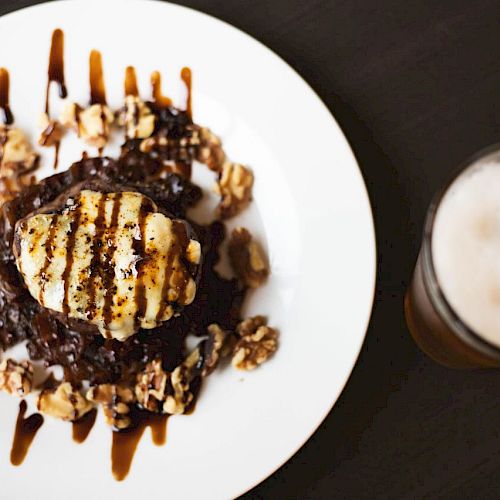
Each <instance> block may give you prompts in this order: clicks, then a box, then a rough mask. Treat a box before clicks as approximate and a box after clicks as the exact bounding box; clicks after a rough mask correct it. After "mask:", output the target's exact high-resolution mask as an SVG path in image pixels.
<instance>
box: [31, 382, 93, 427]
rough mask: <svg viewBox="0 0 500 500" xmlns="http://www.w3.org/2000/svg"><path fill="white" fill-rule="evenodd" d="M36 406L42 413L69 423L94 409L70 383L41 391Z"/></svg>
mask: <svg viewBox="0 0 500 500" xmlns="http://www.w3.org/2000/svg"><path fill="white" fill-rule="evenodd" d="M37 406H38V409H39V410H40V411H41V412H42V413H45V414H47V415H51V416H52V417H56V418H61V419H62V420H70V421H75V420H78V419H79V418H81V417H83V415H85V414H86V413H88V412H89V411H90V410H92V408H93V407H94V405H93V404H92V403H91V402H90V401H87V400H86V399H85V398H84V397H83V396H82V395H81V394H80V391H78V389H76V388H75V387H73V386H72V385H71V383H70V382H63V383H61V384H59V385H58V386H57V387H56V388H55V389H45V390H43V391H42V392H41V393H40V395H39V396H38V402H37Z"/></svg>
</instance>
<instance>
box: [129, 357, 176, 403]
mask: <svg viewBox="0 0 500 500" xmlns="http://www.w3.org/2000/svg"><path fill="white" fill-rule="evenodd" d="M168 376H169V374H167V372H165V371H164V370H163V368H162V365H161V361H160V360H159V359H157V360H155V361H152V362H150V363H148V364H147V365H146V367H145V368H144V370H143V371H142V372H140V373H138V374H137V384H136V386H135V395H136V398H137V403H138V404H139V405H140V406H142V407H143V408H146V410H149V411H153V412H158V411H161V406H162V403H163V402H164V401H165V387H166V385H167V378H168Z"/></svg>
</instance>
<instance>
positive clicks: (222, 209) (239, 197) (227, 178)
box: [216, 161, 253, 219]
mask: <svg viewBox="0 0 500 500" xmlns="http://www.w3.org/2000/svg"><path fill="white" fill-rule="evenodd" d="M252 187H253V174H252V171H251V170H249V169H248V168H246V167H244V166H243V165H240V164H239V163H231V162H229V161H226V162H225V163H224V165H223V167H222V171H221V173H220V174H219V181H218V183H217V185H216V190H217V192H218V193H219V194H220V195H221V201H220V203H219V205H218V207H217V212H218V215H219V216H220V217H221V218H222V219H229V218H231V217H234V216H235V215H237V214H239V213H240V212H241V211H242V210H243V209H245V208H246V207H247V206H248V204H249V203H250V200H251V199H252Z"/></svg>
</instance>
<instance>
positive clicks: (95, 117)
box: [61, 102, 115, 148]
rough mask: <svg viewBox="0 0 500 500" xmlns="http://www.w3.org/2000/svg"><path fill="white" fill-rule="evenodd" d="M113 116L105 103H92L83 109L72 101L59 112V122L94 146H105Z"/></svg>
mask: <svg viewBox="0 0 500 500" xmlns="http://www.w3.org/2000/svg"><path fill="white" fill-rule="evenodd" d="M114 118H115V117H114V115H113V113H112V112H111V110H110V109H109V108H108V106H106V105H105V104H92V105H91V106H89V107H88V108H84V109H83V108H81V107H80V106H79V105H78V104H76V103H74V102H68V103H67V104H66V105H65V107H64V108H63V111H62V113H61V123H62V124H63V125H64V126H65V127H67V128H71V129H73V130H74V131H75V132H76V133H77V134H78V137H81V138H82V139H83V140H84V141H85V142H86V143H87V144H89V145H90V146H94V147H96V148H103V147H104V146H106V144H107V142H108V139H109V134H110V126H111V124H112V123H113V121H114Z"/></svg>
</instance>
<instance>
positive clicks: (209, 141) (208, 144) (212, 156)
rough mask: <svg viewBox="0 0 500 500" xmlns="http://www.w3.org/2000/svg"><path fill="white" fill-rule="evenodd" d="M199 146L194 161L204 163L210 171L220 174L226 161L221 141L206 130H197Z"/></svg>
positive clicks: (204, 128)
mask: <svg viewBox="0 0 500 500" xmlns="http://www.w3.org/2000/svg"><path fill="white" fill-rule="evenodd" d="M199 137H200V146H199V148H198V151H197V155H196V159H197V160H198V161H199V162H201V163H204V164H205V165H206V166H207V167H208V168H209V169H210V170H213V171H214V172H220V171H221V170H222V166H223V165H224V163H225V161H226V154H225V153H224V150H223V149H222V142H221V140H220V139H219V138H218V137H217V136H216V135H215V134H214V133H213V132H212V131H211V130H210V129H208V128H206V127H202V128H200V130H199Z"/></svg>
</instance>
